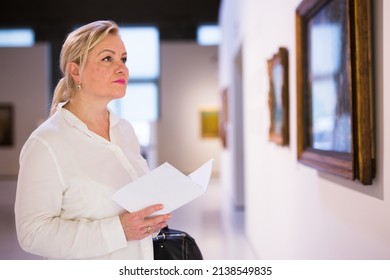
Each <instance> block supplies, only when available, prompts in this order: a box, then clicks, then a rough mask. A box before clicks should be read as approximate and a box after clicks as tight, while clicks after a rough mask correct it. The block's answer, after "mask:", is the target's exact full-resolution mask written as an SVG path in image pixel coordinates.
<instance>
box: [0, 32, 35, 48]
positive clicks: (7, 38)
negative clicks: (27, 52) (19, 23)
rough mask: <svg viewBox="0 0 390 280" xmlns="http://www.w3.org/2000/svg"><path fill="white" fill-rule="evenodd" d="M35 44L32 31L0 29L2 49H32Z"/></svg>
mask: <svg viewBox="0 0 390 280" xmlns="http://www.w3.org/2000/svg"><path fill="white" fill-rule="evenodd" d="M34 42H35V34H34V31H33V30H32V29H28V28H24V29H16V28H15V29H0V47H31V46H33V45H34Z"/></svg>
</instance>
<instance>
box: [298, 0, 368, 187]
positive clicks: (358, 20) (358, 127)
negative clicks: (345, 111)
mask: <svg viewBox="0 0 390 280" xmlns="http://www.w3.org/2000/svg"><path fill="white" fill-rule="evenodd" d="M331 1H336V0H304V1H302V2H301V3H300V5H299V6H298V7H297V9H296V31H297V32H296V36H297V37H296V44H297V45H296V47H297V129H298V139H297V145H298V147H297V148H298V150H297V153H298V154H297V156H298V160H299V161H300V162H301V163H303V164H306V165H309V166H311V167H314V168H316V169H318V170H320V171H324V172H327V173H331V174H334V175H338V176H341V177H344V178H348V179H351V180H359V181H360V182H361V183H362V184H364V185H371V184H372V182H373V179H374V177H375V129H374V123H375V122H374V100H373V99H374V97H373V95H374V90H373V76H372V75H373V73H372V67H373V65H372V64H373V62H372V30H371V28H372V19H371V10H372V1H371V0H345V1H346V7H347V8H346V16H347V18H346V25H347V26H346V28H347V30H348V34H344V36H348V37H347V38H348V44H347V46H343V47H346V48H348V67H349V71H350V76H349V82H350V88H349V90H348V91H347V92H343V94H348V95H349V98H350V100H351V108H350V109H351V111H350V112H351V117H350V118H351V119H350V122H351V136H352V137H351V143H350V144H351V147H352V149H351V153H341V152H336V151H323V150H316V149H314V148H313V146H311V144H310V143H309V139H308V133H310V129H311V127H310V117H311V115H310V113H309V112H308V110H309V109H308V107H309V106H307V104H308V103H307V102H308V100H311V99H310V98H311V96H310V94H311V93H310V92H309V87H308V75H310V73H308V56H309V54H308V52H307V51H308V38H307V30H308V29H307V28H308V21H309V20H310V19H311V18H312V17H314V16H315V15H316V14H317V13H318V12H319V11H320V10H321V9H323V8H324V7H325V5H327V4H328V3H329V2H331Z"/></svg>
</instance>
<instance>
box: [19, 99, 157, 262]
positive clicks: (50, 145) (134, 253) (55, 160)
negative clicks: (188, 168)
mask: <svg viewBox="0 0 390 280" xmlns="http://www.w3.org/2000/svg"><path fill="white" fill-rule="evenodd" d="M63 105H64V103H62V104H59V106H58V108H57V112H56V113H55V114H53V115H52V116H51V117H50V118H48V119H47V120H46V121H45V122H44V123H43V124H42V125H40V126H39V127H38V128H37V129H36V130H35V131H34V132H33V133H32V134H31V136H30V137H29V139H28V140H27V141H26V143H25V145H24V146H23V149H22V151H21V154H20V170H19V175H18V182H17V192H16V201H15V218H16V230H17V235H18V240H19V243H20V246H21V247H22V248H23V249H24V250H25V251H27V252H30V253H32V254H36V255H40V256H43V257H44V258H48V259H153V243H152V238H151V236H150V235H149V236H148V237H146V238H145V239H143V240H140V241H127V240H126V238H125V234H124V232H123V229H122V225H121V223H120V220H119V214H120V213H122V212H123V211H124V210H123V209H122V208H121V207H120V206H119V205H117V204H116V203H115V202H114V201H113V200H112V199H111V196H112V195H113V193H114V192H115V191H116V190H117V189H118V188H120V187H122V186H124V185H125V184H127V183H129V182H131V181H132V180H134V179H136V178H137V177H139V176H142V175H143V174H145V173H146V172H148V171H149V169H148V167H147V164H146V161H145V159H144V158H143V157H142V156H141V154H140V146H139V143H138V140H137V137H136V135H135V133H134V130H133V127H132V126H131V124H130V123H128V122H127V121H125V120H123V119H120V118H119V117H118V116H116V115H115V114H114V113H113V112H110V139H111V142H110V141H107V140H106V139H104V138H103V137H100V136H99V135H97V134H95V133H93V132H92V131H90V130H88V128H87V126H86V125H85V124H84V123H83V122H82V121H81V120H80V119H78V118H77V117H76V116H75V115H73V114H72V113H71V112H70V111H68V110H66V109H64V108H62V106H63Z"/></svg>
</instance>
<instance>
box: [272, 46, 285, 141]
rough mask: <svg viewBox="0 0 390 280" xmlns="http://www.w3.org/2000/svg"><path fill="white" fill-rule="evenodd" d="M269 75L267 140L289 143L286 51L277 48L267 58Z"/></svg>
mask: <svg viewBox="0 0 390 280" xmlns="http://www.w3.org/2000/svg"><path fill="white" fill-rule="evenodd" d="M267 66H268V76H269V95H268V105H269V111H270V128H269V140H270V141H272V142H275V143H276V144H278V145H281V146H287V145H288V144H289V109H288V106H289V90H288V51H287V49H286V48H283V47H281V48H279V50H278V52H277V53H276V54H274V55H273V57H272V58H271V59H269V60H267Z"/></svg>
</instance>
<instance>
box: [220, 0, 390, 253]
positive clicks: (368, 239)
mask: <svg viewBox="0 0 390 280" xmlns="http://www.w3.org/2000/svg"><path fill="white" fill-rule="evenodd" d="M300 2H301V1H300V0H289V1H285V0H275V1H257V0H244V1H237V0H225V1H223V3H222V6H221V11H220V24H221V26H222V29H223V38H224V39H223V40H224V41H223V44H222V46H221V48H220V51H219V53H220V62H219V66H220V67H219V70H220V75H219V81H220V87H221V88H229V89H234V79H233V77H234V71H235V67H236V66H235V65H234V63H235V58H236V57H237V54H238V53H239V52H242V64H243V106H244V108H243V112H244V116H243V124H242V125H243V127H244V137H243V138H244V146H245V147H244V162H243V164H244V165H245V173H244V174H245V221H246V228H245V231H246V234H247V236H248V238H249V240H250V243H251V244H252V245H253V247H254V249H255V251H256V253H257V255H258V257H259V258H261V259H388V258H389V257H390V223H389V221H390V201H389V199H390V197H389V193H390V180H389V177H388V175H385V172H384V171H385V170H389V169H390V152H389V150H388V149H387V148H386V147H385V143H388V142H389V128H388V127H386V126H385V121H384V120H386V119H389V117H390V116H389V114H390V113H389V112H388V111H389V110H386V108H390V100H389V98H388V97H387V98H386V95H385V94H384V92H387V91H388V90H390V81H389V80H386V79H384V78H383V77H387V76H389V74H390V73H389V65H390V60H389V55H388V53H387V54H385V51H384V50H386V49H387V50H388V49H389V48H390V38H389V30H388V29H389V27H390V22H389V19H388V18H389V16H390V4H389V3H388V1H383V0H374V1H373V2H374V16H373V19H374V29H375V32H374V39H375V41H374V54H375V55H374V62H375V63H374V64H375V71H374V73H375V79H374V86H375V116H376V123H375V125H376V148H377V150H376V155H377V159H376V164H377V170H376V171H377V172H376V177H375V179H374V183H373V184H372V185H370V186H363V185H361V184H360V183H358V182H352V181H350V180H345V179H342V178H339V177H335V176H332V175H328V174H325V173H322V172H319V171H317V170H315V169H313V168H311V167H308V166H305V165H302V164H301V163H299V162H298V161H297V148H296V147H297V120H296V116H297V109H296V107H297V101H296V97H297V94H296V76H297V75H296V54H295V53H296V37H295V9H296V8H297V7H298V5H299V4H300ZM281 7H283V8H281ZM386 15H387V16H386ZM279 47H286V48H287V49H288V51H289V69H290V72H289V101H290V105H289V119H290V129H289V134H290V143H289V145H288V146H286V147H281V146H279V145H276V144H275V143H272V142H270V141H269V140H268V129H269V125H270V121H269V118H270V117H269V107H268V90H269V86H268V85H269V80H268V72H267V64H266V61H267V60H268V59H270V58H271V57H272V55H273V54H274V53H276V52H277V50H278V49H279ZM233 129H234V128H233ZM231 133H234V131H231ZM223 158H224V161H225V162H223V163H222V164H221V181H222V182H228V181H229V179H228V178H229V177H231V176H232V175H231V174H232V172H233V170H232V168H231V166H232V154H231V150H230V149H227V150H225V151H224V152H223ZM230 193H234V191H232V190H230Z"/></svg>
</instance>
